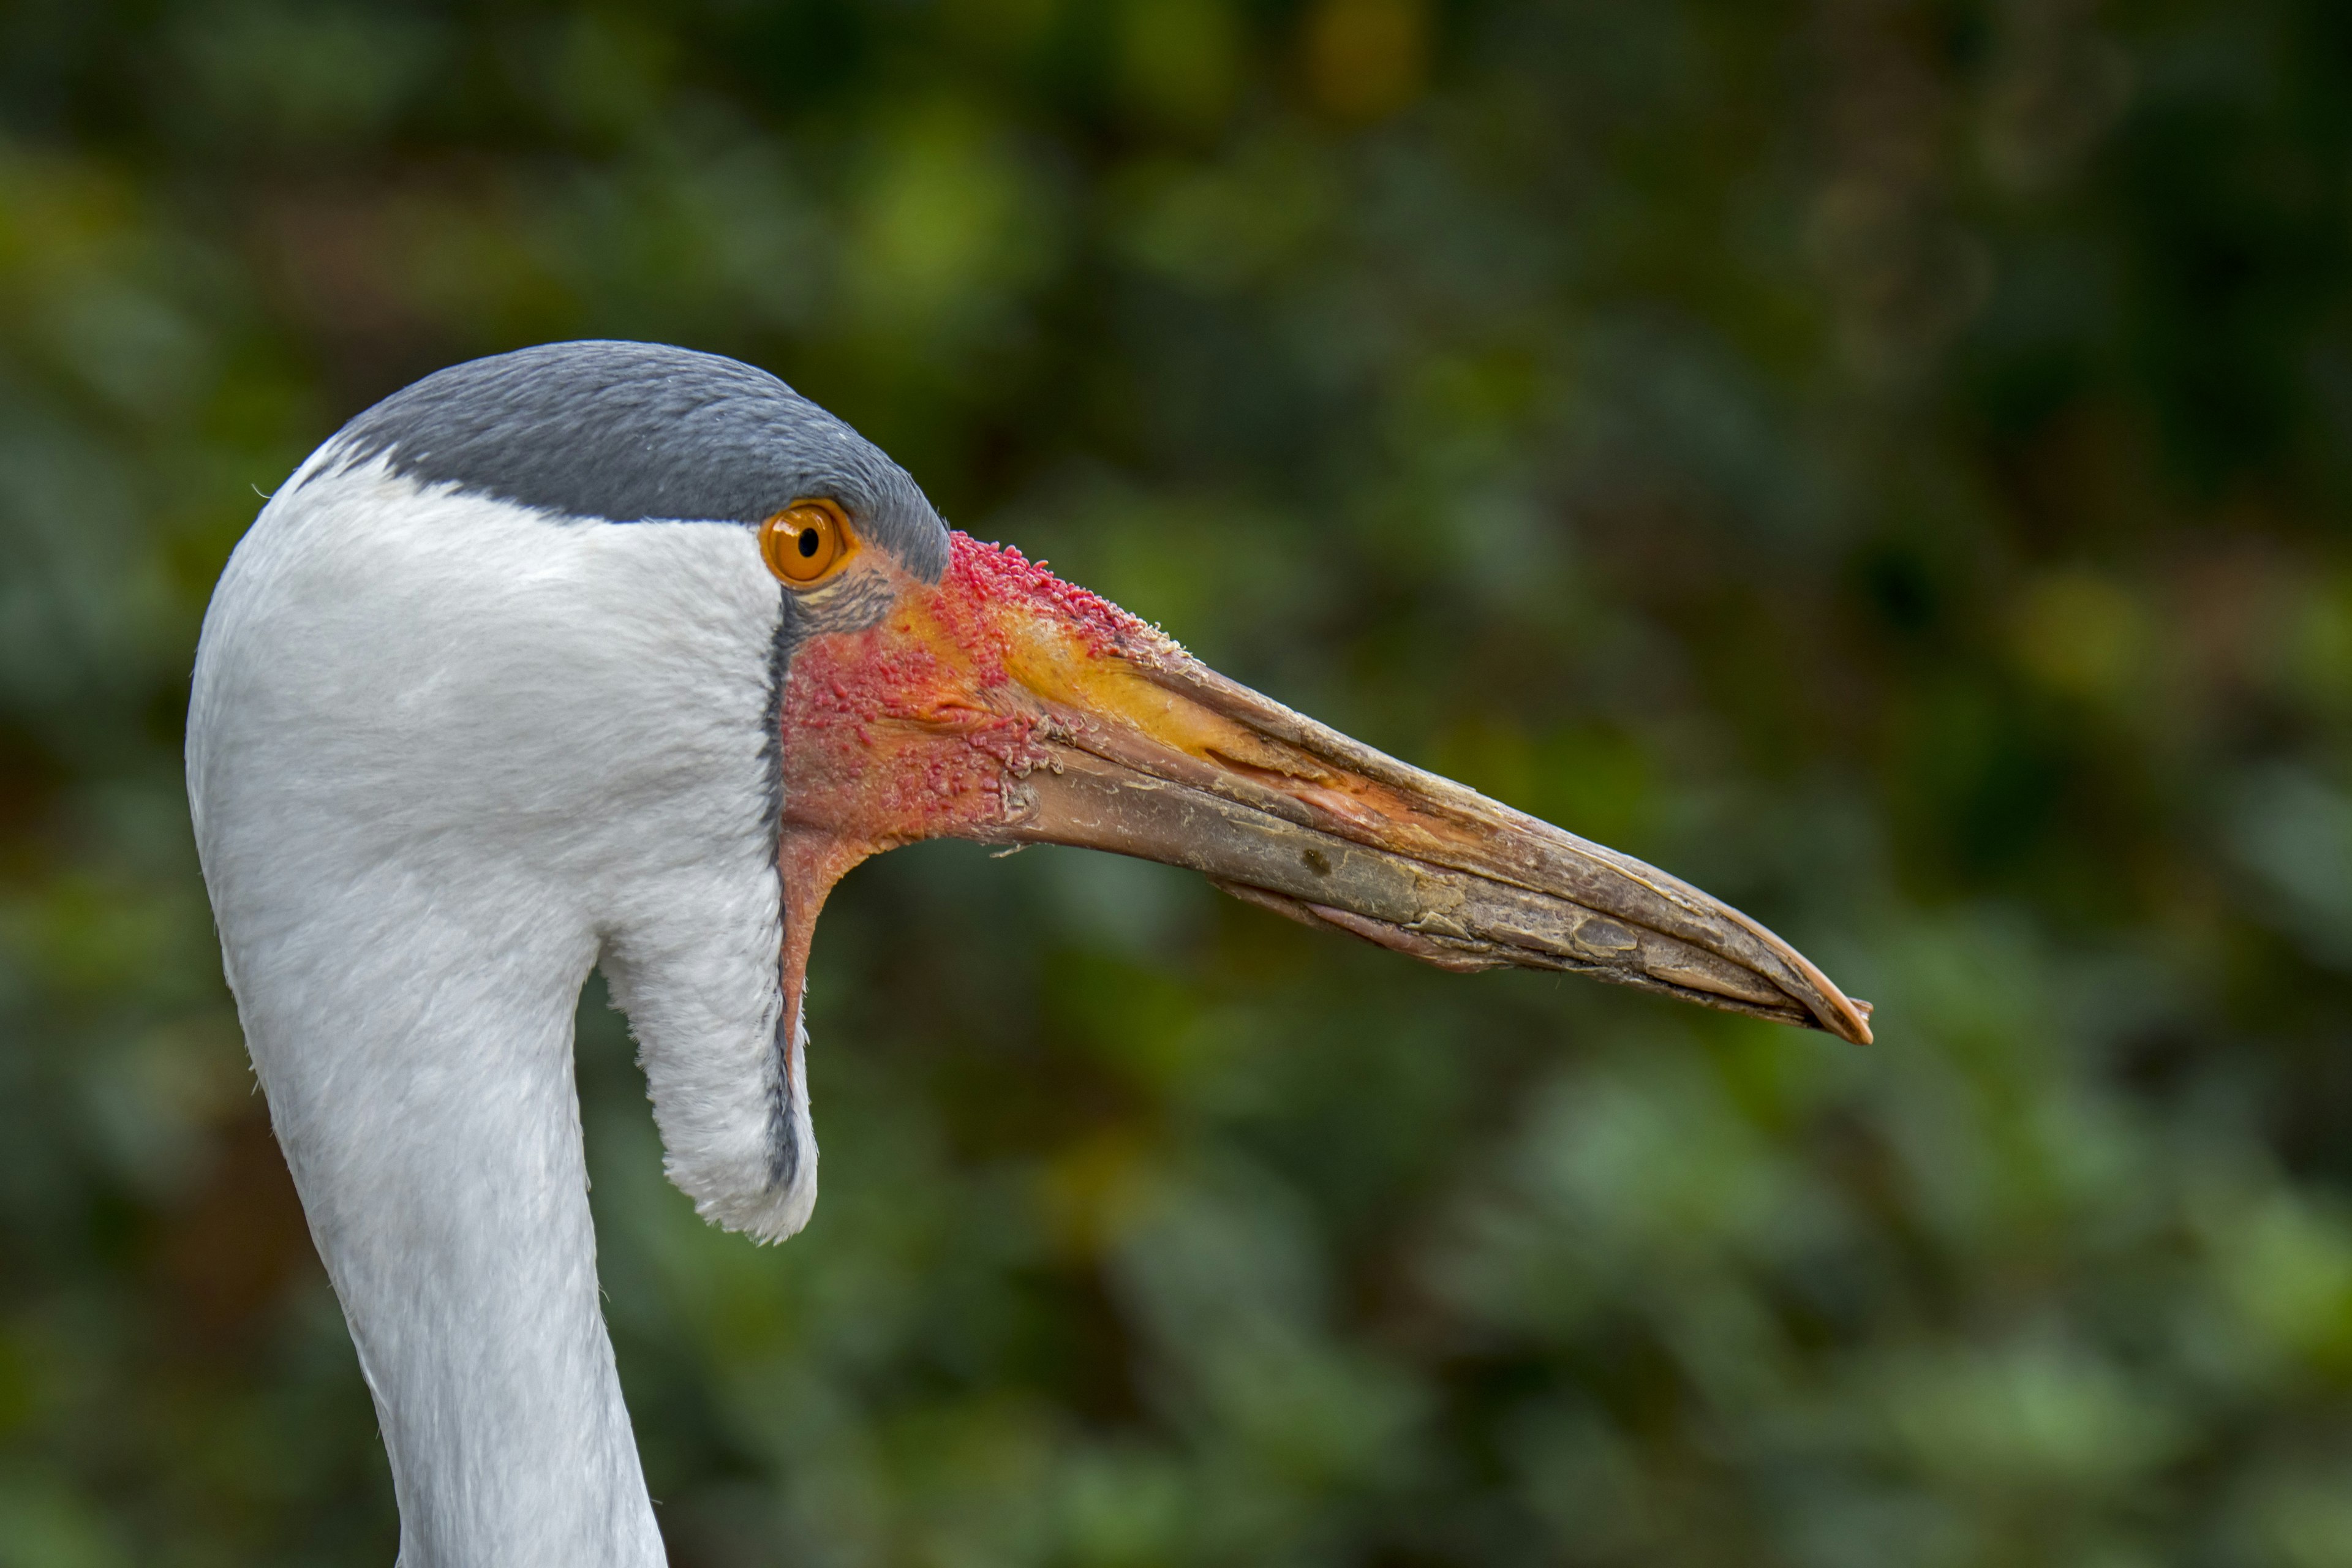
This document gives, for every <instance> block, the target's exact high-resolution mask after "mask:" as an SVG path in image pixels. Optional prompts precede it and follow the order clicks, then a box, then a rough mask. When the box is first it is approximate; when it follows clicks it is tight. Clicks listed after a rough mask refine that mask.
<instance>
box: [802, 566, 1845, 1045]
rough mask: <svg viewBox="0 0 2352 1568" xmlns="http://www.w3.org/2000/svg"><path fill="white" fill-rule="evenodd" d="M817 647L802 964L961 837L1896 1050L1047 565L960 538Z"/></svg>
mask: <svg viewBox="0 0 2352 1568" xmlns="http://www.w3.org/2000/svg"><path fill="white" fill-rule="evenodd" d="M899 589H900V591H899V594H898V599H897V602H896V604H895V605H894V607H893V608H892V610H891V611H890V612H889V613H888V615H887V616H886V617H885V618H884V619H883V620H882V621H881V622H880V623H878V624H877V625H874V626H866V627H865V628H863V629H860V630H856V631H845V632H837V633H830V634H822V635H820V636H818V637H812V638H811V639H810V640H809V641H808V642H807V643H806V644H805V645H803V647H802V648H800V649H799V650H797V651H796V652H795V653H794V655H793V663H792V666H791V674H790V676H789V678H788V680H787V686H786V691H785V703H784V708H785V711H784V715H783V718H784V736H783V743H784V795H785V805H784V831H783V863H784V867H785V871H786V877H787V882H788V884H789V886H788V888H787V899H788V902H789V903H790V905H791V906H792V907H791V908H790V910H788V921H787V934H788V942H787V948H788V952H787V963H788V968H789V969H790V971H791V973H792V979H793V989H794V990H795V991H797V989H798V984H797V982H798V979H799V973H798V972H799V968H800V963H802V962H803V961H804V959H805V954H806V948H807V940H808V929H809V927H810V926H811V925H813V923H814V918H815V905H816V904H817V903H818V902H821V900H822V899H823V896H824V889H826V888H829V887H830V886H831V884H832V882H833V880H834V879H835V878H837V877H838V876H839V875H840V873H841V872H842V871H844V870H845V869H847V868H848V867H849V866H850V865H853V864H855V863H856V860H858V859H862V858H864V857H865V856H866V855H868V854H871V853H874V852H875V851H877V850H879V849H884V848H888V847H892V846H894V845H896V844H902V843H907V842H910V841H912V840H914V839H917V838H925V837H939V836H942V835H951V836H954V837H965V838H974V839H978V840H981V841H982V842H983V843H992V844H1008V845H1020V844H1074V845H1083V846H1085V847H1089V848H1095V849H1109V850H1114V851H1116V852H1118V853H1119V854H1122V855H1133V856H1139V857H1140V858H1145V859H1150V860H1159V861H1162V862H1165V863H1166V864H1169V865H1173V866H1185V867H1190V868H1192V869H1193V870H1196V871H1199V872H1202V873H1203V874H1204V875H1206V876H1207V877H1208V878H1209V879H1211V880H1212V881H1213V882H1214V883H1215V884H1216V885H1217V886H1218V887H1220V888H1223V889H1224V890H1225V891H1227V892H1229V893H1233V894H1234V895H1236V896H1238V897H1240V898H1243V899H1246V900H1250V901H1251V902H1253V903H1257V904H1262V905H1265V907H1267V908H1269V909H1272V910H1276V911H1277V912H1279V913H1281V914H1284V915H1286V916H1288V917H1290V918H1291V919H1294V920H1297V921H1303V922H1305V923H1307V924H1308V925H1317V926H1328V927H1330V928H1332V929H1334V930H1338V931H1346V932H1348V933H1349V934H1351V935H1354V936H1358V937H1361V938H1363V939H1365V940H1366V941H1369V942H1377V943H1379V944H1380V945H1381V946H1382V947H1387V948H1391V949H1393V950H1394V951H1396V952H1402V953H1405V954H1407V955H1409V956H1411V957H1413V958H1418V959H1421V960H1423V962H1426V963H1434V964H1436V965H1438V966H1439V967H1441V968H1445V969H1455V970H1476V969H1491V968H1496V967H1499V966H1503V965H1517V966H1519V967H1522V968H1528V969H1549V970H1561V971H1569V972H1572V973H1583V974H1591V975H1592V976H1594V977H1595V978H1597V979H1601V980H1606V981H1610V982H1612V983H1613V984H1621V985H1633V986H1637V987H1640V988H1641V989H1643V990H1648V991H1655V992H1660V993H1663V994H1667V995H1672V996H1679V997H1681V998H1683V999H1684V1000H1685V1001H1690V1002H1696V1003H1698V1004H1700V1005H1704V1006H1708V1007H1717V1008H1722V1009H1725V1010H1727V1011H1730V1012H1735V1013H1746V1014H1748V1015H1750V1016H1756V1017H1761V1018H1770V1019H1773V1020H1775V1021H1777V1022H1780V1023H1786V1024H1794V1025H1798V1026H1805V1027H1811V1028H1820V1029H1826V1030H1828V1031H1829V1032H1830V1033H1832V1034H1834V1035H1838V1036H1841V1037H1844V1038H1846V1039H1848V1040H1853V1041H1856V1042H1859V1043H1866V1042H1867V1041H1868V1040H1869V1039H1870V1024H1869V1015H1870V1007H1869V1004H1867V1003H1858V1002H1854V1001H1853V1000H1851V999H1849V998H1848V997H1847V996H1846V995H1845V994H1843V993H1842V992H1840V991H1839V990H1838V988H1837V987H1836V986H1835V985H1833V984H1831V983H1830V981H1829V980H1828V978H1827V977H1826V976H1824V975H1823V974H1822V972H1821V971H1820V970H1819V969H1817V968H1815V967H1814V966H1813V965H1812V964H1811V963H1809V962H1807V960H1806V959H1805V958H1804V956H1803V955H1802V954H1801V953H1799V952H1797V951H1796V950H1795V949H1793V948H1791V947H1790V945H1789V944H1788V943H1787V942H1782V941H1781V940H1780V938H1779V937H1777V936H1774V935H1773V934H1772V933H1771V932H1770V931H1767V930H1765V929H1764V928H1763V927H1762V926H1760V925H1759V924H1758V923H1757V922H1756V921H1752V920H1750V919H1748V917H1747V916H1746V915H1743V914H1741V913H1740V912H1739V911H1738V910H1735V909H1732V908H1731V907H1729V906H1728V905H1727V904H1725V903H1723V902H1721V901H1720V900H1717V899H1714V898H1710V897H1709V896H1708V895H1706V893H1703V892H1701V891H1699V890H1698V889H1696V888H1694V887H1691V886H1690V885H1689V884H1687V883H1685V882H1682V881H1679V880H1677V879H1675V878H1673V877H1670V876H1668V875H1666V874H1665V873H1664V872H1663V871H1660V870H1657V869H1656V868H1653V867H1650V866H1646V865H1644V864H1643V863H1642V862H1641V861H1639V860H1635V859H1633V858H1631V857H1629V856H1624V855H1620V854H1618V853H1617V852H1616V851H1615V850H1612V849H1608V848H1604V847H1601V846H1600V845H1598V844H1593V843H1590V842H1588V841H1586V840H1584V839H1581V838H1579V837H1576V836H1575V835H1573V834H1570V833H1566V832H1563V831H1562V830H1560V829H1559V828H1557V827H1554V826H1551V825H1550V824H1549V823H1545V822H1539V821H1538V820H1537V819H1535V818H1534V817H1531V816H1526V815H1525V814H1523V813H1520V812H1517V811H1513V810H1512V809H1510V808H1509V807H1508V806H1505V805H1499V804H1498V803H1496V802H1495V801H1492V800H1489V799H1487V798H1486V796H1484V795H1479V794H1477V793H1476V792H1475V791H1474V790H1470V789H1467V788H1465V787H1464V786H1463V785H1461V784H1455V783H1454V782H1453V781H1451V780H1449V779H1444V778H1440V777H1438V776H1437V775H1435V774H1433V773H1424V772H1423V771H1422V770H1420V769H1419V768H1415V767H1411V766H1408V765H1407V764H1405V763H1401V762H1398V761H1396V760H1395V759H1394V758H1392V757H1389V756H1385V755H1383V754H1382V753H1381V752H1376V751H1374V750H1372V749H1371V748H1370V747H1369V746H1365V745H1362V744H1360V743H1359V742H1355V741H1352V740H1349V738H1348V737H1347V736H1345V735H1342V734H1340V733H1339V732H1338V731H1334V730H1331V729H1329V728H1328V727H1326V726H1324V725H1321V724H1318V723H1317V722H1315V721H1313V720H1311V719H1308V718H1306V717H1304V716H1303V715H1301V714H1298V713H1295V712H1293V711H1292V710H1289V709H1287V708H1285V707H1284V706H1282V705H1281V704H1280V703H1278V702H1275V701H1273V700H1270V699H1268V698H1265V697H1263V696H1260V695H1259V694H1258V693H1256V692H1255V691H1252V690H1250V689H1248V688H1246V687H1244V686H1241V685H1238V684H1236V683H1235V682H1234V681H1231V680H1228V679H1225V678H1224V677H1223V676H1221V675H1219V674H1217V673H1216V672H1215V671H1214V670H1213V669H1210V668H1207V667H1206V666H1204V665H1202V663H1201V662H1200V661H1199V660H1197V659H1195V658H1192V656H1191V655H1189V654H1187V653H1185V652H1184V650H1183V649H1182V648H1181V647H1177V646H1176V644H1175V643H1173V642H1172V641H1171V640H1170V639H1169V638H1167V637H1164V636H1162V635H1160V633H1159V632H1158V631H1157V630H1155V629H1154V628H1152V627H1150V626H1145V625H1143V624H1142V623H1141V622H1139V621H1137V620H1136V619H1135V618H1134V617H1132V616H1128V615H1127V614H1126V613H1125V612H1123V611H1121V610H1118V608H1116V607H1115V606H1113V605H1108V604H1106V603H1105V602H1104V601H1102V600H1100V599H1098V598H1096V597H1095V596H1094V595H1090V594H1087V593H1086V592H1085V591H1084V590H1082V589H1077V588H1074V587H1072V586H1071V585H1069V584H1066V583H1063V582H1061V581H1060V580H1059V579H1057V578H1055V577H1054V576H1053V575H1052V574H1049V573H1047V572H1045V570H1044V568H1043V566H1042V565H1039V564H1034V563H1029V562H1027V561H1024V560H1023V559H1022V558H1021V556H1020V555H1019V553H1018V552H1013V551H1009V550H1003V549H1000V548H998V547H996V546H992V545H984V544H980V543H977V542H973V541H971V540H970V539H968V538H967V537H965V536H964V535H962V534H957V535H956V536H955V538H954V548H953V550H952V552H951V563H950V567H949V569H948V572H947V574H946V576H945V577H944V578H942V580H941V581H940V583H939V584H937V585H935V586H934V585H929V584H916V583H901V584H899Z"/></svg>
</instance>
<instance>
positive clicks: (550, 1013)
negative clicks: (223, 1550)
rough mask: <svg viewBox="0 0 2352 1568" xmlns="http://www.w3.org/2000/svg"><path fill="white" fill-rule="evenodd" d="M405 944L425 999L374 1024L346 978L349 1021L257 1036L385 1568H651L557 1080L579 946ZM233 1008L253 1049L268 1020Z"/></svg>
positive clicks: (476, 934)
mask: <svg viewBox="0 0 2352 1568" xmlns="http://www.w3.org/2000/svg"><path fill="white" fill-rule="evenodd" d="M402 929H403V931H404V938H403V946H404V951H405V952H408V953H409V954H410V955H411V956H412V957H415V956H416V955H417V953H418V952H419V950H420V948H423V949H425V950H426V951H427V953H428V956H427V957H426V959H425V962H426V963H430V964H433V965H434V967H432V968H429V969H425V970H423V971H421V972H420V973H425V974H431V975H434V976H435V978H433V979H431V980H429V981H425V982H423V984H425V987H426V989H425V994H423V995H422V996H418V997H415V998H414V999H411V1000H408V1001H407V1002H405V1003H404V1005H391V1006H387V1005H385V1003H384V1001H383V991H382V990H380V989H378V988H377V986H376V984H375V983H376V982H377V981H378V980H379V979H380V978H381V979H387V980H388V979H389V978H390V977H376V976H369V975H366V974H365V973H364V972H363V971H362V973H359V974H356V975H354V976H353V992H354V993H355V994H351V995H347V996H344V997H342V998H340V1000H341V1002H342V1003H345V1004H347V1005H341V1006H338V1005H335V1002H336V1001H337V1000H338V999H336V998H332V997H315V998H314V999H313V1001H312V1005H310V1007H307V1008H304V1009H302V1011H303V1012H306V1013H309V1014H310V1016H309V1017H308V1018H307V1019H305V1018H302V1017H295V1018H280V1019H277V1020H273V1021H272V1022H265V1023H263V1025H262V1027H261V1028H259V1029H256V1030H254V1031H253V1032H254V1035H255V1038H254V1047H255V1055H256V1058H257V1060H268V1062H269V1063H270V1064H271V1068H272V1070H269V1071H268V1074H267V1077H268V1086H269V1091H270V1100H271V1111H272V1116H273V1119H274V1120H275V1121H276V1124H277V1128H278V1137H279V1140H280V1142H282V1143H283V1144H284V1146H285V1149H286V1152H287V1156H288V1163H289V1165H290V1166H291V1168H292V1170H293V1172H294V1175H295V1180H296V1183H297V1184H298V1185H299V1188H300V1191H301V1194H302V1200H303V1204H304V1206H305V1208H306V1209H307V1210H308V1211H309V1214H310V1226H311V1230H312V1234H313V1235H314V1236H315V1237H316V1238H317V1240H318V1244H319V1249H320V1254H321V1255H322V1257H323V1258H325V1261H326V1264H327V1268H328V1272H329V1274H330V1275H331V1277H332V1278H333V1280H334V1284H335V1289H336V1293H337V1295H338V1296H340V1297H341V1300H342V1303H343V1310H344V1315H345V1317H346V1319H347V1320H348V1321H349V1323H350V1325H351V1331H352V1342H353V1343H354V1344H355V1346H356V1347H357V1349H358V1352H359V1357H360V1363H361V1367H362V1372H363V1373H364V1374H365V1376H366V1379H367V1384H368V1388H369V1391H370V1393H371V1394H373V1397H374V1400H375V1405H376V1412H377V1415H378V1418H379V1420H380V1422H381V1424H382V1428H383V1441H384V1447H385V1449H386V1451H387V1454H388V1456H389V1458H390V1459H391V1463H392V1472H393V1483H394V1490H395V1493H396V1495H397V1498H398V1501H399V1508H400V1521H401V1549H400V1568H541V1565H544V1568H557V1565H559V1564H561V1565H564V1568H655V1565H658V1564H660V1563H664V1562H665V1557H664V1554H663V1550H662V1545H661V1540H660V1535H659V1532H658V1531H657V1530H656V1526H655V1523H654V1518H653V1512H652V1507H651V1503H650V1501H649V1500H648V1498H647V1496H646V1486H645V1481H644V1479H643V1475H642V1473H641V1471H640V1469H639V1466H638V1458H637V1451H636V1447H635V1440H634V1438H633V1436H632V1433H631V1430H630V1425H629V1416H628V1411H627V1409H626V1407H625V1405H623V1403H622V1397H621V1385H620V1379H619V1376H618V1374H617V1373H616V1371H615V1369H614V1361H613V1348H612V1342H611V1340H610V1338H609V1337H608V1336H607V1334H606V1332H605V1328H604V1319H603V1315H602V1313H601V1311H600V1310H599V1299H598V1294H597V1284H596V1244H595V1234H594V1230H593V1225H592V1223H591V1218H590V1214H589V1207H588V1180H587V1171H586V1165H585V1162H584V1158H583V1148H582V1142H581V1131H580V1112H579V1101H578V1096H577V1092H576V1089H575V1087H574V1083H573V1072H572V1018H573V1014H574V1009H575V1006H576V1004H577V999H578V996H579V992H580V987H581V984H582V983H583V981H584V979H585V977H586V973H587V970H588V967H589V965H590V963H592V962H593V958H594V949H593V942H592V941H591V940H589V939H588V938H587V937H586V935H585V933H584V932H583V933H566V934H564V935H559V936H557V937H554V938H552V939H551V938H550V937H549V936H547V935H546V934H544V933H541V934H539V935H537V936H536V937H534V934H533V933H531V932H530V931H524V930H517V929H509V930H506V931H481V930H467V929H464V928H462V927H457V926H452V925H450V924H447V923H445V922H440V921H436V920H435V918H434V917H433V916H432V915H431V914H429V913H428V912H426V911H425V910H415V911H412V912H411V914H410V916H409V918H408V919H407V920H406V921H404V922H403V927H402ZM486 953H488V954H495V955H496V958H495V960H494V961H485V960H484V958H483V957H482V956H481V955H483V954H486ZM436 960H437V961H438V962H437V963H436V962H435V961H436ZM408 984H410V985H411V986H415V985H416V984H419V982H418V980H417V979H416V978H415V977H411V978H410V979H409V981H408ZM245 989H246V991H247V994H248V996H247V1000H248V1006H247V1018H248V1028H249V1029H251V1028H252V1026H253V1025H254V1023H255V1022H257V1018H256V1015H257V1014H260V1013H263V1012H265V1011H268V1012H275V1011H276V1010H275V1009H268V1008H257V1007H254V1006H252V1005H251V1002H252V997H251V995H250V993H251V992H252V991H253V990H254V989H255V988H254V987H251V986H249V985H248V986H247V987H245ZM359 993H364V994H359ZM273 1022H274V1023H278V1024H282V1025H283V1026H284V1027H283V1028H282V1029H281V1028H279V1027H275V1026H272V1023H273ZM330 1063H331V1064H332V1070H331V1071H316V1070H310V1069H312V1068H320V1067H323V1066H325V1065H326V1064H330Z"/></svg>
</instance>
